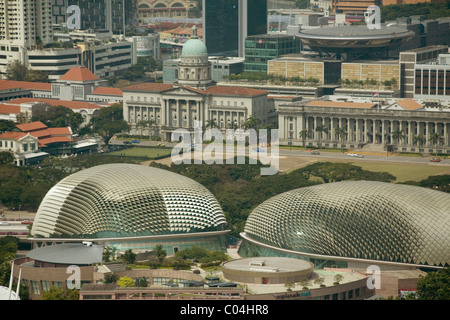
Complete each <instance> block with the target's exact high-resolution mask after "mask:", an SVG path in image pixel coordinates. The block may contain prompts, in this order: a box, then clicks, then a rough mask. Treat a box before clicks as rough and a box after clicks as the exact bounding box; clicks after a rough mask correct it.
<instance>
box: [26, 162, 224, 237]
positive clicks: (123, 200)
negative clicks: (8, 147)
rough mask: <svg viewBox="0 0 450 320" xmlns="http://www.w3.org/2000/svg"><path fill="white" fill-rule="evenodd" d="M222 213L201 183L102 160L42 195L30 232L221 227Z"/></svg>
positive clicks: (125, 233) (138, 232)
mask: <svg viewBox="0 0 450 320" xmlns="http://www.w3.org/2000/svg"><path fill="white" fill-rule="evenodd" d="M225 224H226V222H225V216H224V215H223V211H222V209H221V207H220V205H219V203H218V202H217V200H216V199H215V197H214V196H213V195H212V194H211V193H210V192H209V191H208V190H207V189H206V188H205V187H203V186H202V185H201V184H199V183H197V182H195V181H194V180H192V179H190V178H187V177H184V176H181V175H179V174H176V173H173V172H170V171H166V170H163V169H158V168H153V167H146V166H142V165H134V164H106V165H100V166H96V167H93V168H89V169H86V170H82V171H79V172H77V173H74V174H72V175H70V176H68V177H66V178H65V179H63V180H61V181H60V182H59V183H58V184H56V185H55V186H54V187H53V188H52V189H51V190H50V191H49V192H48V193H47V194H46V196H45V197H44V199H43V201H42V203H41V205H40V206H39V209H38V211H37V213H36V218H35V222H34V224H33V228H32V231H31V233H32V235H33V236H35V237H77V238H87V237H91V238H92V237H94V238H102V237H129V236H148V235H163V234H177V233H192V232H202V231H215V230H223V228H224V226H225Z"/></svg>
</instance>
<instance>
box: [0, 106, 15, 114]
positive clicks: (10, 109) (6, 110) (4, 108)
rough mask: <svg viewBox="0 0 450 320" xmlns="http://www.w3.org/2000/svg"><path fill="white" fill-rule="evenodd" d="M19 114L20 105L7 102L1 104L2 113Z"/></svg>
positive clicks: (0, 112) (0, 111)
mask: <svg viewBox="0 0 450 320" xmlns="http://www.w3.org/2000/svg"><path fill="white" fill-rule="evenodd" d="M11 113H15V114H19V113H20V106H10V105H7V104H0V114H11Z"/></svg>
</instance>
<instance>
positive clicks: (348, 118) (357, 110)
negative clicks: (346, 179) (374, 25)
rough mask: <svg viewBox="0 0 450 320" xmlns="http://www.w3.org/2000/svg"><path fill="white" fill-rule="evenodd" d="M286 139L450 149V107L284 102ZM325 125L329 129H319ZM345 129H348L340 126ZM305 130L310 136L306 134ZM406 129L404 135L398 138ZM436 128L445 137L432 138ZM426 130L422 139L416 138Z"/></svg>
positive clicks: (329, 144)
mask: <svg viewBox="0 0 450 320" xmlns="http://www.w3.org/2000/svg"><path fill="white" fill-rule="evenodd" d="M278 125H279V138H280V144H285V145H289V144H292V145H303V143H305V146H310V147H325V148H346V149H361V148H363V147H365V146H370V147H371V148H373V147H379V150H384V149H383V148H385V147H386V146H392V151H399V152H420V153H423V152H425V153H433V152H436V151H437V152H438V153H447V154H450V136H449V129H450V109H448V108H446V109H445V110H442V109H441V110H440V109H429V108H417V109H412V108H410V109H405V108H399V104H398V102H396V103H393V104H392V105H387V106H380V105H379V103H376V102H363V103H353V102H338V101H328V100H316V101H310V102H296V103H291V104H285V105H280V106H279V108H278ZM320 126H323V127H325V128H326V131H324V130H316V129H317V128H318V127H320ZM339 128H341V129H343V130H344V133H343V134H342V135H340V134H338V133H337V131H336V129H339ZM302 131H306V132H307V133H308V136H307V137H306V138H305V139H303V138H302V134H301V132H302ZM398 131H400V132H401V133H402V137H399V138H396V135H395V133H396V132H398ZM434 133H438V134H440V136H441V137H442V140H441V141H440V142H438V143H437V144H434V143H433V140H432V139H431V137H432V135H433V134H434ZM417 136H421V137H422V138H423V142H422V143H420V144H419V143H418V142H417V140H416V138H415V137H417Z"/></svg>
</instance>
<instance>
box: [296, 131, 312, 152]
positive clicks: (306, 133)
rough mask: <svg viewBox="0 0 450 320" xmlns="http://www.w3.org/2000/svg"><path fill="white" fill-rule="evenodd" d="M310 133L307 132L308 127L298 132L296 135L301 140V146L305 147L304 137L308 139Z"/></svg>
mask: <svg viewBox="0 0 450 320" xmlns="http://www.w3.org/2000/svg"><path fill="white" fill-rule="evenodd" d="M310 136H311V135H310V134H309V130H308V129H304V130H302V131H300V132H299V134H298V137H299V138H300V139H302V141H303V148H305V143H306V139H308V138H309V137H310Z"/></svg>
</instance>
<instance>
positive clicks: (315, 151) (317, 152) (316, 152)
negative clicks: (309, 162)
mask: <svg viewBox="0 0 450 320" xmlns="http://www.w3.org/2000/svg"><path fill="white" fill-rule="evenodd" d="M311 154H316V155H317V154H320V152H319V151H317V150H313V151H311Z"/></svg>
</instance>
